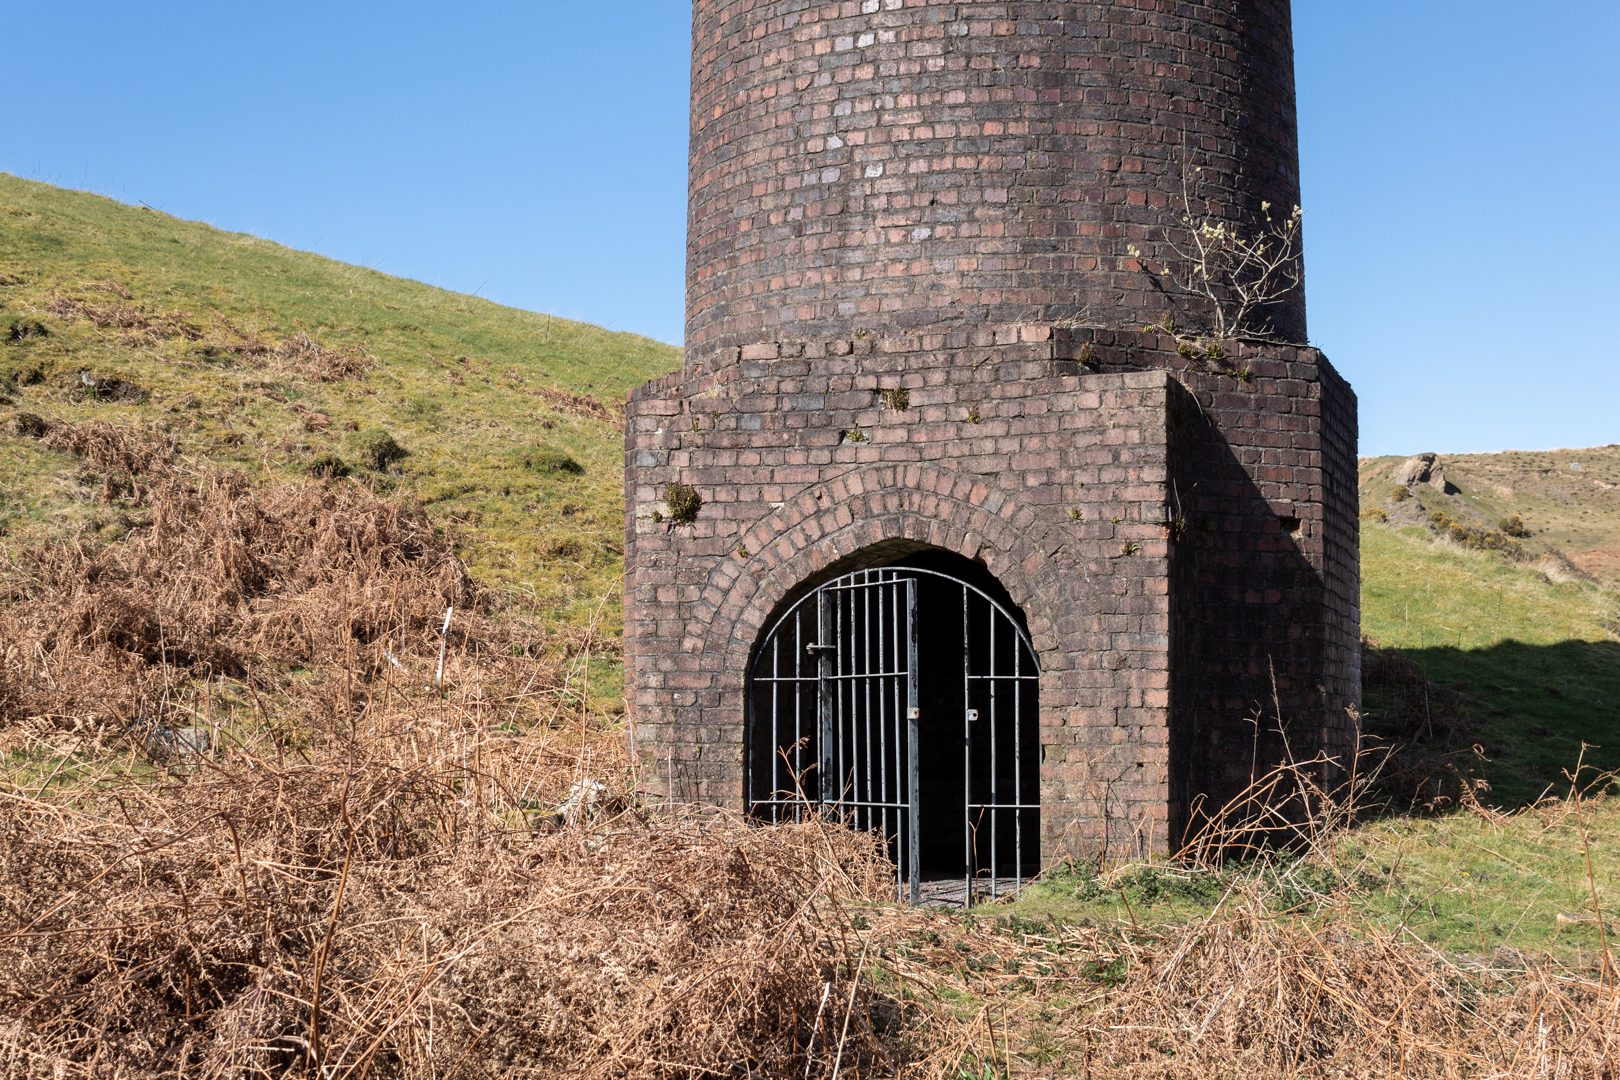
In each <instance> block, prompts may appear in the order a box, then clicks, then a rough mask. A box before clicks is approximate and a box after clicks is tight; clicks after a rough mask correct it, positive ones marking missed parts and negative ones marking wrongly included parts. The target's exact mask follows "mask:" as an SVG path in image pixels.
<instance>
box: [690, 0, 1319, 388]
mask: <svg viewBox="0 0 1620 1080" xmlns="http://www.w3.org/2000/svg"><path fill="white" fill-rule="evenodd" d="M693 27H694V32H693V54H692V56H693V96H692V144H691V175H690V187H691V203H690V216H689V222H688V226H689V228H688V274H687V312H688V314H687V347H688V350H689V361H691V362H692V363H694V364H695V365H698V366H702V367H705V368H708V367H712V365H713V363H715V362H717V360H718V358H720V357H723V356H724V355H727V353H726V350H729V349H731V348H733V347H735V346H738V345H742V344H746V343H749V342H757V341H764V340H775V339H784V340H787V339H792V340H801V341H816V340H833V339H837V338H852V337H854V336H855V334H856V333H857V332H858V331H862V330H870V331H874V332H876V333H879V334H888V335H893V334H896V333H904V332H913V331H916V332H932V331H934V330H938V329H944V328H950V327H965V326H983V325H997V324H1010V323H1025V322H1027V323H1054V322H1061V321H1065V320H1069V319H1075V318H1080V319H1081V321H1084V322H1087V323H1091V324H1096V325H1103V326H1140V325H1142V324H1143V323H1145V322H1149V321H1152V320H1154V319H1156V318H1157V317H1158V316H1159V315H1161V314H1162V313H1163V312H1164V310H1165V308H1166V307H1167V305H1168V304H1169V301H1168V300H1167V299H1166V298H1165V297H1164V296H1163V295H1162V294H1161V293H1160V292H1159V291H1158V290H1157V289H1156V287H1155V281H1154V279H1153V277H1152V276H1151V275H1149V274H1144V273H1142V272H1141V269H1140V267H1139V266H1138V265H1137V263H1136V262H1135V261H1134V260H1132V259H1130V258H1129V257H1128V255H1127V252H1126V245H1127V244H1129V243H1134V244H1136V245H1137V246H1138V247H1139V248H1141V249H1143V250H1144V251H1146V252H1147V253H1148V254H1149V255H1150V256H1151V255H1164V254H1166V251H1165V249H1164V246H1163V244H1162V240H1163V236H1164V234H1163V229H1164V227H1165V225H1166V224H1167V223H1168V222H1170V221H1172V220H1173V215H1172V212H1171V211H1172V208H1173V207H1174V206H1175V205H1176V200H1178V199H1179V198H1180V195H1181V165H1182V163H1184V162H1186V161H1188V160H1191V161H1192V162H1193V163H1195V164H1197V165H1200V166H1203V167H1205V168H1206V174H1205V176H1206V179H1207V182H1208V194H1210V195H1212V196H1214V197H1215V199H1216V202H1217V204H1218V205H1217V210H1218V212H1219V213H1221V214H1223V215H1225V216H1227V217H1229V218H1230V219H1232V220H1234V221H1240V222H1243V221H1252V220H1253V218H1254V216H1255V215H1256V214H1257V213H1258V210H1259V204H1260V202H1261V200H1269V201H1271V202H1272V203H1274V204H1276V205H1277V206H1279V207H1282V208H1287V207H1290V206H1292V205H1294V204H1295V203H1296V202H1297V201H1298V199H1299V180H1298V165H1297V160H1298V154H1297V145H1296V143H1297V139H1296V133H1295V126H1296V125H1295V113H1294V88H1293V48H1292V32H1291V23H1290V12H1289V4H1288V2H1287V0H1206V2H1203V3H1196V4H1194V3H1185V2H1183V0H1113V2H1109V0H1100V2H1091V3H1055V2H1039V3H1032V2H998V3H990V2H981V0H960V2H943V0H841V2H825V3H816V2H811V0H747V2H744V0H697V2H696V3H695V4H694V11H693ZM1178 303H1180V302H1179V301H1178ZM1274 315H1275V325H1276V330H1277V332H1278V333H1279V334H1280V335H1281V336H1282V337H1283V338H1284V339H1286V340H1293V341H1303V340H1305V300H1304V295H1303V292H1299V293H1296V294H1295V295H1294V296H1292V297H1291V298H1290V299H1289V300H1288V302H1287V303H1285V304H1284V305H1282V306H1280V307H1279V308H1278V309H1276V311H1275V312H1274ZM1198 319H1199V313H1198V312H1197V311H1188V312H1186V313H1185V314H1184V317H1183V319H1182V322H1183V323H1184V324H1188V325H1193V324H1196V323H1197V321H1198Z"/></svg>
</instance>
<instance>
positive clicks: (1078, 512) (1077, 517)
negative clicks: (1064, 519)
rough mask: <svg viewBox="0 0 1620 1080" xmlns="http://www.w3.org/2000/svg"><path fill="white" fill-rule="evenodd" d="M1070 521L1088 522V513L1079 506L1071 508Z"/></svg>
mask: <svg viewBox="0 0 1620 1080" xmlns="http://www.w3.org/2000/svg"><path fill="white" fill-rule="evenodd" d="M1069 520H1070V521H1084V520H1086V512H1085V511H1084V510H1082V509H1080V508H1079V507H1078V506H1071V507H1069Z"/></svg>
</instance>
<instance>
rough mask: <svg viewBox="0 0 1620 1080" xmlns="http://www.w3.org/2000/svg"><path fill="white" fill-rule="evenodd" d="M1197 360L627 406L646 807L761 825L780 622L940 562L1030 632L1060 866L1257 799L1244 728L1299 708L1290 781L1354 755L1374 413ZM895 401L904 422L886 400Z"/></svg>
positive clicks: (633, 651)
mask: <svg viewBox="0 0 1620 1080" xmlns="http://www.w3.org/2000/svg"><path fill="white" fill-rule="evenodd" d="M1175 345H1176V343H1175V342H1174V341H1173V340H1171V339H1169V338H1166V337H1162V336H1159V335H1154V334H1142V333H1124V332H1105V331H1088V330H1067V329H1062V328H1054V327H1050V326H1041V325H1022V326H1005V327H999V328H988V329H980V330H975V331H966V330H954V331H951V332H949V333H936V334H928V335H918V336H904V335H891V336H867V337H851V338H840V339H832V340H811V341H771V342H764V343H754V344H751V345H747V346H743V347H739V348H737V349H735V350H734V351H732V353H731V354H730V355H729V356H723V357H721V359H722V360H723V361H724V362H722V363H719V364H717V365H715V367H714V370H712V371H711V372H710V373H708V374H701V375H698V374H688V373H678V374H676V375H672V376H669V377H667V378H665V379H662V380H658V381H656V382H654V383H649V384H647V385H646V386H644V387H642V388H640V389H638V390H637V391H634V392H633V393H632V394H631V396H630V401H629V411H628V421H629V427H628V433H627V445H626V450H627V460H626V465H627V484H626V521H627V529H626V561H627V566H628V581H627V588H626V666H627V673H626V677H627V681H628V683H629V693H630V697H631V702H632V712H631V719H632V722H633V725H634V731H635V738H636V740H637V745H638V747H639V749H640V753H641V758H642V767H643V769H644V774H645V776H646V782H647V783H648V785H649V786H651V787H653V788H654V789H663V790H667V791H668V792H669V793H670V794H672V795H676V796H681V797H689V798H698V799H703V800H707V801H713V802H717V803H722V804H727V805H731V806H739V805H740V804H741V799H742V793H743V761H744V747H743V732H744V720H745V718H744V688H745V687H744V678H745V672H746V670H747V667H748V661H749V659H750V655H751V651H752V649H753V647H754V645H755V643H756V641H757V639H758V637H759V634H760V631H761V629H762V628H763V627H764V626H765V625H767V621H768V620H769V618H770V616H771V615H772V613H773V611H775V610H777V609H778V608H779V606H780V605H781V604H782V602H783V601H784V599H785V598H787V597H788V596H789V594H790V593H791V592H792V591H793V590H794V589H795V588H797V587H800V586H802V585H803V584H804V583H805V582H807V581H813V580H818V579H823V578H826V577H830V576H833V575H834V574H836V573H838V572H841V571H842V570H844V569H850V568H854V567H855V566H856V565H859V564H861V563H862V562H863V561H864V562H868V563H869V562H873V561H881V560H880V559H879V558H878V556H877V554H876V553H881V555H882V557H883V559H894V558H898V557H899V556H901V555H903V554H905V553H907V552H912V551H917V550H919V549H922V548H938V549H942V550H946V551H951V552H955V553H956V554H958V555H961V556H963V557H965V558H968V559H973V560H977V561H979V562H982V564H983V565H984V566H985V568H986V569H987V570H988V572H989V573H991V574H993V575H994V576H995V577H996V578H997V580H998V581H1000V583H1001V584H1002V585H1003V586H1004V587H1005V588H1006V589H1007V592H1008V594H1009V595H1010V596H1011V598H1012V600H1013V601H1014V603H1016V604H1017V605H1018V606H1019V608H1020V609H1021V611H1022V613H1023V615H1024V616H1025V619H1026V621H1027V625H1028V627H1029V631H1030V635H1031V639H1032V642H1033V644H1034V647H1035V650H1036V653H1037V656H1038V658H1039V660H1040V663H1041V667H1042V681H1041V728H1042V733H1041V741H1042V744H1043V748H1044V753H1043V765H1042V772H1041V775H1042V802H1043V807H1044V808H1045V809H1043V815H1042V822H1043V831H1044V832H1045V849H1046V852H1047V855H1048V857H1050V856H1052V855H1055V854H1057V853H1059V852H1062V851H1064V850H1069V851H1073V852H1075V853H1081V854H1094V853H1095V852H1096V850H1097V845H1099V844H1101V843H1103V842H1107V843H1110V844H1113V845H1115V850H1116V851H1117V850H1119V847H1120V846H1130V847H1134V848H1136V849H1146V848H1149V847H1152V848H1163V847H1165V846H1167V845H1169V844H1172V843H1173V842H1174V841H1176V840H1179V839H1180V829H1182V828H1184V827H1185V823H1186V820H1187V817H1188V813H1189V804H1190V802H1191V800H1192V799H1193V798H1194V796H1195V795H1196V794H1197V793H1198V792H1205V793H1208V794H1210V795H1212V796H1213V797H1215V798H1216V799H1219V798H1221V797H1224V795H1225V793H1227V792H1229V791H1230V790H1231V788H1232V785H1233V784H1237V783H1240V782H1242V781H1244V780H1246V779H1247V776H1248V773H1249V770H1250V768H1251V767H1252V766H1253V764H1254V762H1255V761H1257V760H1260V759H1259V758H1257V757H1256V756H1255V755H1257V754H1262V751H1261V749H1257V748H1256V745H1255V744H1254V742H1253V739H1252V738H1251V733H1252V732H1253V730H1254V726H1253V725H1251V724H1249V723H1248V722H1247V719H1248V717H1251V716H1256V715H1260V714H1263V713H1265V712H1266V710H1268V709H1269V710H1270V715H1272V716H1275V715H1276V713H1277V708H1276V706H1277V705H1279V704H1280V706H1281V715H1282V718H1283V721H1284V724H1285V726H1286V727H1287V730H1288V731H1289V732H1290V733H1291V735H1292V737H1294V738H1295V739H1296V745H1295V746H1294V747H1293V749H1294V751H1295V753H1296V754H1300V753H1303V754H1305V755H1307V756H1308V754H1309V753H1312V752H1314V750H1315V748H1316V746H1317V745H1325V746H1329V747H1332V746H1336V745H1337V744H1338V742H1342V740H1343V738H1344V733H1345V731H1346V730H1348V729H1346V728H1345V725H1344V724H1343V723H1342V722H1341V721H1340V720H1339V719H1337V718H1336V717H1335V716H1334V715H1333V713H1334V710H1335V709H1337V708H1339V707H1340V704H1341V702H1342V699H1343V698H1344V695H1345V693H1346V688H1347V687H1348V686H1350V685H1351V684H1352V680H1353V677H1354V672H1353V671H1352V670H1351V669H1352V666H1353V661H1352V659H1351V657H1350V655H1349V654H1353V653H1354V648H1353V638H1351V637H1349V636H1347V631H1348V629H1349V628H1350V624H1351V623H1353V622H1354V618H1355V616H1354V610H1353V606H1351V607H1347V606H1346V605H1345V603H1344V602H1343V601H1345V600H1346V599H1347V598H1348V599H1349V601H1350V602H1351V604H1352V605H1353V598H1354V590H1353V585H1354V561H1353V555H1354V550H1355V548H1354V537H1355V521H1354V517H1353V509H1354V498H1355V495H1354V483H1355V475H1354V468H1353V467H1354V458H1353V456H1351V457H1349V458H1348V459H1345V460H1347V461H1348V462H1349V469H1348V471H1346V470H1345V469H1344V468H1343V467H1342V466H1343V464H1344V462H1343V461H1341V460H1340V458H1342V457H1343V454H1344V452H1345V448H1346V447H1348V448H1351V449H1352V450H1353V447H1354V408H1355V405H1354V398H1353V396H1352V395H1351V394H1350V392H1349V389H1348V387H1347V386H1345V384H1344V383H1343V382H1342V380H1339V379H1338V377H1337V376H1336V375H1335V374H1334V373H1333V372H1332V369H1331V368H1330V367H1329V366H1328V364H1327V362H1326V361H1325V359H1323V358H1322V357H1321V356H1320V354H1319V353H1317V352H1315V351H1314V350H1311V349H1305V348H1291V347H1279V346H1266V347H1260V348H1257V347H1255V346H1252V345H1242V344H1239V343H1235V342H1234V343H1230V344H1229V345H1228V352H1229V354H1230V357H1229V359H1227V360H1225V361H1222V362H1220V363H1212V362H1207V361H1192V360H1189V359H1187V358H1185V357H1183V356H1181V355H1179V354H1178V353H1177V352H1176V351H1175ZM896 388H904V389H905V390H906V391H907V392H908V396H909V403H908V404H907V407H906V408H905V409H904V410H903V411H901V410H896V409H893V408H889V407H886V406H885V405H884V404H883V403H882V400H881V397H880V393H879V392H880V391H881V390H884V389H896ZM1324 403H1325V404H1324ZM1324 413H1326V414H1327V415H1328V416H1329V417H1330V421H1329V422H1328V423H1324V420H1323V417H1324ZM1324 433H1326V437H1325V435H1324ZM857 434H858V435H859V436H860V438H856V435H857ZM1325 438H1326V441H1325ZM1335 455H1337V456H1335ZM672 481H679V482H682V483H688V484H692V485H694V486H695V487H696V488H697V490H698V492H699V493H700V495H701V496H702V498H703V508H702V510H701V511H700V513H699V515H698V518H697V520H696V521H695V522H694V523H693V524H692V525H690V526H673V527H672V526H671V525H669V524H668V523H667V522H658V521H655V520H654V514H655V512H659V513H662V512H663V511H664V508H663V507H662V506H661V503H660V499H661V496H662V494H663V491H664V487H665V485H667V484H668V483H670V482H672ZM1346 484H1348V485H1350V486H1349V490H1348V494H1346V493H1345V492H1344V491H1343V490H1341V489H1342V488H1343V486H1344V485H1346ZM1329 489H1331V490H1329ZM1071 511H1077V512H1078V517H1076V516H1075V515H1074V514H1072V513H1071ZM1347 513H1349V514H1351V516H1350V517H1349V518H1348V519H1346V518H1345V515H1346V514H1347ZM1346 560H1349V561H1348V562H1347V561H1346ZM1347 573H1348V574H1349V576H1348V577H1347V576H1346V574H1347ZM1346 590H1349V591H1348V592H1347V591H1346ZM1347 650H1348V653H1347ZM1273 680H1275V687H1276V691H1275V694H1273V690H1272V687H1273ZM1257 710H1259V712H1258V713H1257ZM1301 744H1303V745H1301ZM1273 752H1274V747H1271V746H1269V745H1268V746H1266V747H1264V748H1263V754H1262V756H1265V755H1270V754H1272V753H1273ZM1266 763H1267V762H1262V764H1266Z"/></svg>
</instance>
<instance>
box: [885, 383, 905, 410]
mask: <svg viewBox="0 0 1620 1080" xmlns="http://www.w3.org/2000/svg"><path fill="white" fill-rule="evenodd" d="M878 397H880V398H882V399H883V404H884V405H886V406H887V407H888V408H890V409H893V410H894V411H895V412H905V411H906V410H907V409H909V408H910V407H911V391H910V390H907V389H906V388H905V387H903V386H894V387H890V388H889V389H887V390H879V391H878Z"/></svg>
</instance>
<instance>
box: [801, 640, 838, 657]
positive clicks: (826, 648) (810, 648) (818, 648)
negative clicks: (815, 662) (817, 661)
mask: <svg viewBox="0 0 1620 1080" xmlns="http://www.w3.org/2000/svg"><path fill="white" fill-rule="evenodd" d="M804 651H805V652H807V653H809V654H810V655H811V656H814V655H816V653H824V652H832V653H835V652H837V651H838V646H836V645H817V644H813V643H812V644H810V645H806V646H805V647H804Z"/></svg>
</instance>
